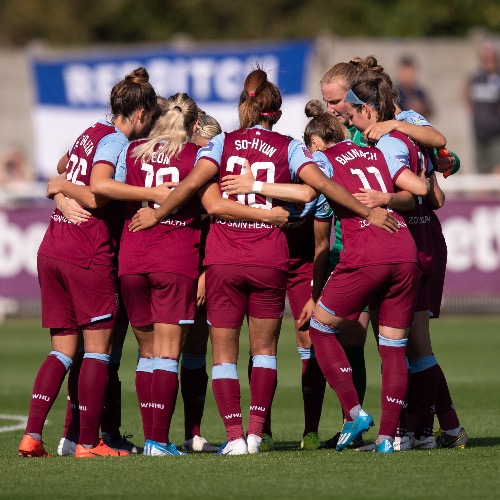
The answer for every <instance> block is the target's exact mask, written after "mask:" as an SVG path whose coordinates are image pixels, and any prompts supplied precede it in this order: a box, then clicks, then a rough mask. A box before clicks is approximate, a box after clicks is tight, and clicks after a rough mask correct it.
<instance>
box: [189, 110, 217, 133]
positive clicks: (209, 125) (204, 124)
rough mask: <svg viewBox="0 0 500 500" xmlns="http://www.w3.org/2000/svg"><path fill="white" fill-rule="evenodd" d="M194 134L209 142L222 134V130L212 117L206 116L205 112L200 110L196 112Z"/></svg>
mask: <svg viewBox="0 0 500 500" xmlns="http://www.w3.org/2000/svg"><path fill="white" fill-rule="evenodd" d="M194 132H195V134H197V135H199V136H200V137H203V138H204V139H208V140H210V139H212V138H214V137H215V136H216V135H219V134H220V133H222V128H221V126H220V125H219V122H218V121H217V120H216V119H215V118H214V117H213V116H211V115H207V113H205V111H203V110H201V109H200V110H199V112H198V123H197V124H196V128H195V131H194Z"/></svg>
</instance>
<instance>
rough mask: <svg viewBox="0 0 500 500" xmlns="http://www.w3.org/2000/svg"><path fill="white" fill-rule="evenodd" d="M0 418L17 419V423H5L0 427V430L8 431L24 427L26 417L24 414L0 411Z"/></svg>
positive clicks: (19, 429)
mask: <svg viewBox="0 0 500 500" xmlns="http://www.w3.org/2000/svg"><path fill="white" fill-rule="evenodd" d="M0 420H17V421H19V423H18V424H15V425H5V426H2V427H0V432H10V431H21V430H24V428H25V427H26V422H27V421H28V417H26V416H24V415H7V414H6V413H0Z"/></svg>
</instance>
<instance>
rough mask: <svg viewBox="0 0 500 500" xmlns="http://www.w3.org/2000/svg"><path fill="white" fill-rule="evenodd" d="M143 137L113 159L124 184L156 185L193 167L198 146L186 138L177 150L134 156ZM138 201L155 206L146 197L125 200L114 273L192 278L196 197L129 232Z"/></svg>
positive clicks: (198, 230)
mask: <svg viewBox="0 0 500 500" xmlns="http://www.w3.org/2000/svg"><path fill="white" fill-rule="evenodd" d="M144 142H146V139H143V140H141V141H134V142H132V143H131V144H130V145H129V146H128V148H127V149H125V150H124V151H123V152H122V154H121V155H120V158H119V159H118V166H117V169H119V170H120V171H121V172H123V171H124V170H125V179H124V180H125V182H126V183H127V184H130V185H132V186H141V187H144V186H145V187H155V186H158V185H160V184H162V183H163V182H181V181H182V180H184V179H185V178H186V177H187V176H188V174H189V173H190V172H191V170H193V167H194V164H195V160H196V153H197V152H198V149H199V146H196V145H195V144H193V143H188V144H186V145H185V146H184V148H183V149H182V151H181V152H180V153H179V154H178V155H174V156H171V157H169V156H167V155H166V154H164V153H160V154H153V156H152V158H151V159H149V160H148V161H144V160H143V159H142V158H136V157H135V156H134V150H135V148H136V147H137V146H139V145H140V144H143V143H144ZM159 147H160V146H159V145H158V146H157V148H156V149H158V148H159ZM174 189H175V188H174ZM141 206H150V207H151V208H155V204H154V203H147V202H142V203H141V202H127V204H126V210H125V212H126V217H125V219H126V220H125V225H124V228H123V233H122V239H121V245H120V253H119V256H118V273H119V274H120V275H123V274H139V273H148V272H173V273H177V274H182V275H184V276H188V277H190V278H193V279H194V278H197V277H198V268H199V246H200V236H201V225H200V219H201V206H200V200H199V199H198V197H197V196H194V197H193V198H191V199H190V200H189V201H188V202H187V203H186V204H185V205H183V206H182V207H180V208H179V209H177V210H174V211H173V212H172V213H171V214H169V215H168V216H167V217H165V218H164V219H163V220H162V221H161V222H160V223H159V224H157V225H156V226H154V227H152V228H150V229H147V230H143V231H138V232H135V233H133V232H131V231H129V230H128V224H129V222H130V220H131V219H132V217H133V216H134V214H135V213H136V212H137V210H139V209H140V208H141Z"/></svg>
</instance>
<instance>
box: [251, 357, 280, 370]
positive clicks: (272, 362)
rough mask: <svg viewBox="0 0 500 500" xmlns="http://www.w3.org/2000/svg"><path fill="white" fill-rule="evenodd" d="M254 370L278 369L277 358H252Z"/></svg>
mask: <svg viewBox="0 0 500 500" xmlns="http://www.w3.org/2000/svg"><path fill="white" fill-rule="evenodd" d="M252 363H253V368H269V369H270V370H277V369H278V361H277V359H276V356H266V355H264V354H257V356H254V357H253V358H252Z"/></svg>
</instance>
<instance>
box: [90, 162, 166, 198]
mask: <svg viewBox="0 0 500 500" xmlns="http://www.w3.org/2000/svg"><path fill="white" fill-rule="evenodd" d="M114 173H115V169H114V168H113V167H112V166H111V165H110V164H108V163H96V164H95V165H94V166H93V168H92V173H91V174H90V190H91V191H92V193H93V194H95V195H98V196H104V197H106V198H108V199H111V200H121V201H150V202H153V203H158V204H160V203H162V202H163V201H165V200H166V199H167V198H168V196H169V195H170V187H172V186H175V183H172V182H165V183H163V184H160V185H159V186H156V187H151V188H149V187H141V186H131V185H130V184H125V183H123V182H119V181H116V180H115V179H113V175H114Z"/></svg>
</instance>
